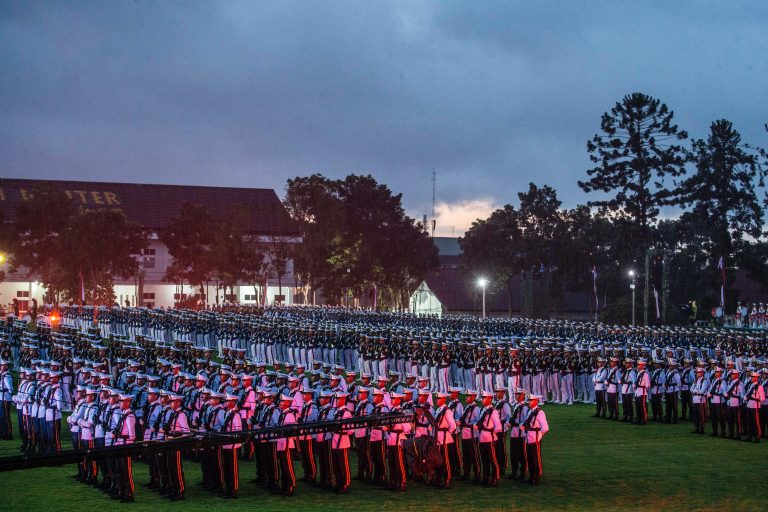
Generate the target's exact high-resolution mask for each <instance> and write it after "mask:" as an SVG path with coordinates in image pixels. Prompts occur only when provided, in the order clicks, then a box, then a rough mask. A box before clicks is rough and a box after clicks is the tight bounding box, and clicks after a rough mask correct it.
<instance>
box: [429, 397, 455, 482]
mask: <svg viewBox="0 0 768 512" xmlns="http://www.w3.org/2000/svg"><path fill="white" fill-rule="evenodd" d="M447 399H448V394H447V393H437V405H436V406H435V410H434V411H433V413H432V415H433V416H434V418H435V434H436V435H435V440H436V441H437V445H438V446H439V447H440V451H441V453H442V454H443V461H444V467H443V469H442V471H440V473H439V474H438V475H436V476H437V481H438V485H440V486H442V487H445V488H446V489H447V488H450V486H451V476H452V473H451V461H450V457H449V456H448V447H449V446H450V445H452V444H454V439H453V433H454V432H455V431H456V420H455V419H454V417H453V410H452V409H451V408H450V407H448V405H447V404H446V400H447Z"/></svg>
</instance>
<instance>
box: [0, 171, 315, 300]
mask: <svg viewBox="0 0 768 512" xmlns="http://www.w3.org/2000/svg"><path fill="white" fill-rule="evenodd" d="M43 186H45V187H55V188H58V189H59V190H61V191H63V192H64V193H65V194H66V195H67V197H69V198H70V199H71V200H72V201H73V203H74V204H75V205H76V206H78V207H80V208H87V209H97V208H113V209H120V210H121V211H122V212H123V213H124V214H125V216H126V218H127V219H128V221H130V222H134V223H136V224H138V225H140V226H142V227H143V228H144V229H146V230H147V232H148V233H149V236H150V241H149V246H148V247H147V249H145V250H144V252H143V254H141V255H137V256H136V257H137V260H138V263H139V270H138V271H137V272H136V274H135V275H134V276H132V277H131V278H129V279H125V280H122V279H116V280H115V282H114V291H115V296H116V301H117V302H118V303H119V304H120V305H126V304H130V305H131V306H136V305H144V306H148V307H173V306H174V305H176V304H177V303H179V302H180V301H183V300H188V299H190V298H196V299H198V301H199V302H200V303H201V304H207V305H212V304H223V303H225V302H237V303H240V304H250V305H256V304H258V303H267V304H273V303H275V302H282V303H285V304H291V303H293V302H294V297H295V295H296V290H297V288H296V285H297V283H296V282H295V278H294V273H293V263H292V261H290V260H288V262H287V265H286V267H285V274H282V275H281V276H279V278H278V276H277V275H275V274H274V273H272V274H270V275H269V276H268V277H267V279H266V280H265V281H262V282H259V283H238V285H237V286H234V287H233V288H232V289H230V288H227V289H226V290H223V289H218V290H217V289H216V286H215V283H210V284H209V286H207V287H205V289H204V290H200V288H199V287H195V288H193V287H191V286H189V285H184V286H181V285H179V284H173V283H167V282H165V281H164V277H165V273H166V270H167V269H168V267H169V266H170V265H171V263H172V261H173V257H172V256H171V255H170V253H169V251H168V248H167V247H166V246H165V244H164V243H163V242H162V241H161V240H160V238H159V236H158V234H159V233H160V232H161V230H162V229H163V228H165V227H166V226H168V224H169V222H171V220H172V219H173V218H174V217H176V215H177V214H178V213H179V211H180V209H181V207H182V205H183V204H184V203H185V202H187V203H192V204H199V205H202V206H204V207H205V208H206V209H207V210H208V212H209V213H210V214H211V216H212V217H213V218H214V219H217V218H221V217H222V216H224V215H226V214H227V212H228V211H229V209H230V208H231V207H232V206H234V205H238V204H242V205H246V206H248V207H249V209H250V211H251V212H252V216H251V218H250V225H249V230H250V231H251V233H252V234H254V235H257V237H258V239H259V240H260V241H261V242H262V243H264V244H266V245H269V244H270V243H271V242H280V243H288V244H291V243H300V242H301V239H300V236H299V233H298V231H297V230H296V228H295V225H294V223H293V222H292V221H291V219H290V217H289V216H288V213H287V211H286V210H285V208H284V207H283V204H282V203H281V202H280V199H279V198H278V196H277V194H276V193H275V191H274V190H272V189H257V188H232V187H199V186H186V185H152V184H135V183H101V182H77V181H56V180H25V179H5V178H0V210H2V213H3V216H4V219H5V222H13V221H14V218H15V215H16V210H17V207H18V205H19V204H21V203H23V202H24V201H34V200H35V194H34V192H35V190H36V189H38V188H39V187H43ZM5 259H6V260H7V258H5ZM2 270H3V271H4V272H5V279H4V281H3V282H1V283H0V304H4V305H8V304H9V303H10V302H11V301H12V300H13V299H14V298H16V299H17V300H18V301H19V307H20V310H21V311H26V310H27V308H28V306H29V304H30V302H31V300H32V299H33V298H34V299H37V302H38V303H39V304H41V305H42V304H43V300H44V297H45V288H44V287H43V286H42V285H41V284H40V283H39V282H38V281H37V279H36V276H35V275H33V274H32V275H30V273H29V272H28V271H27V269H24V268H20V269H17V270H16V271H15V272H10V269H9V267H8V262H7V261H5V262H4V263H3V265H2Z"/></svg>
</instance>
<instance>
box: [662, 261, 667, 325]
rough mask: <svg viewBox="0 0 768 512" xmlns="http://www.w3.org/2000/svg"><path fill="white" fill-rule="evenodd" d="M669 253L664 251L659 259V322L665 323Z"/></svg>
mask: <svg viewBox="0 0 768 512" xmlns="http://www.w3.org/2000/svg"><path fill="white" fill-rule="evenodd" d="M668 303H669V253H668V252H667V251H664V255H663V256H662V259H661V323H663V324H666V323H667V316H668V315H669V308H668V307H667V304H668Z"/></svg>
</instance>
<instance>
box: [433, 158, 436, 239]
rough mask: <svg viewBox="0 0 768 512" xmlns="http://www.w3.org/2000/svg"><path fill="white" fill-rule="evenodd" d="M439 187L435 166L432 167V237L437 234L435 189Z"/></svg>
mask: <svg viewBox="0 0 768 512" xmlns="http://www.w3.org/2000/svg"><path fill="white" fill-rule="evenodd" d="M436 188H437V173H436V172H435V169H434V167H433V168H432V237H433V238H434V236H435V225H436V224H437V220H436V219H435V190H436Z"/></svg>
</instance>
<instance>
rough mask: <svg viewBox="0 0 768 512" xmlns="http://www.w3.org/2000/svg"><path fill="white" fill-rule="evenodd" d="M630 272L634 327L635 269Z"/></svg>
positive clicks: (633, 324) (633, 323) (633, 321)
mask: <svg viewBox="0 0 768 512" xmlns="http://www.w3.org/2000/svg"><path fill="white" fill-rule="evenodd" d="M628 274H629V279H630V281H629V289H630V290H632V327H634V326H635V271H634V270H630V271H629V272H628Z"/></svg>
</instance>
